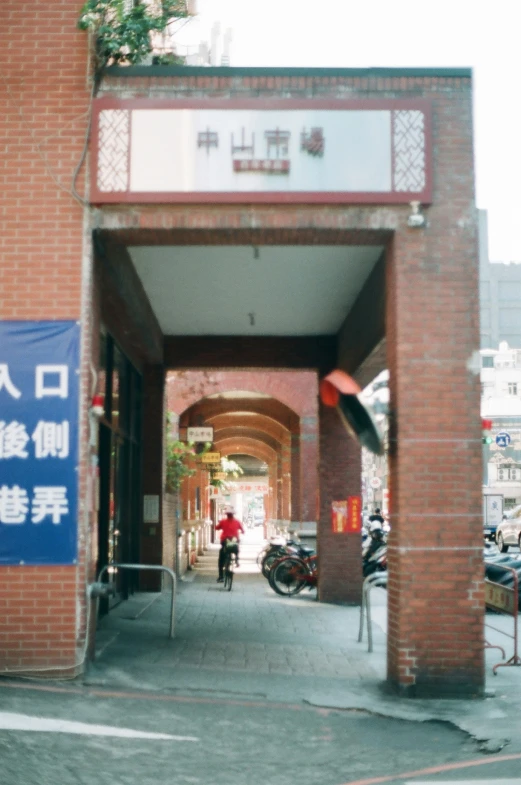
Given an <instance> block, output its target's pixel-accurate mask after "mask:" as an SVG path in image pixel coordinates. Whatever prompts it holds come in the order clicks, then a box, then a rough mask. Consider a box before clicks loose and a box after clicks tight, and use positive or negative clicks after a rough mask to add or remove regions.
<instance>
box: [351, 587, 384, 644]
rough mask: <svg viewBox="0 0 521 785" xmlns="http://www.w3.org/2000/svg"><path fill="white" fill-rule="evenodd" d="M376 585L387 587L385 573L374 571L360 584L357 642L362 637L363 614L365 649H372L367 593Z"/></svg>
mask: <svg viewBox="0 0 521 785" xmlns="http://www.w3.org/2000/svg"><path fill="white" fill-rule="evenodd" d="M377 586H382V587H385V588H387V573H386V572H374V573H373V574H372V575H369V576H368V577H367V578H366V579H365V580H364V583H363V586H362V604H361V606H360V627H359V630H358V642H359V643H361V642H362V640H363V638H364V615H365V618H366V619H367V651H369V652H371V651H372V650H373V628H372V624H371V600H370V597H369V593H370V591H371V589H374V588H376V587H377Z"/></svg>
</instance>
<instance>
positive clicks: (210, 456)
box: [201, 452, 221, 463]
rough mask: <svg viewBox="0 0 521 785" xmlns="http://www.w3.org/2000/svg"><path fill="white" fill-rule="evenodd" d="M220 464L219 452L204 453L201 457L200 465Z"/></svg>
mask: <svg viewBox="0 0 521 785" xmlns="http://www.w3.org/2000/svg"><path fill="white" fill-rule="evenodd" d="M220 462H221V453H220V452H204V453H203V454H202V455H201V463H220Z"/></svg>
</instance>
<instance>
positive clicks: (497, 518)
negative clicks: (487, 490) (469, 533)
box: [483, 494, 503, 526]
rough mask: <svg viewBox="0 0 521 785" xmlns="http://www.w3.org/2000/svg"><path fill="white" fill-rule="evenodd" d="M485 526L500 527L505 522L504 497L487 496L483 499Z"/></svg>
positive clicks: (496, 495)
mask: <svg viewBox="0 0 521 785" xmlns="http://www.w3.org/2000/svg"><path fill="white" fill-rule="evenodd" d="M483 502H484V513H485V524H486V525H487V526H499V524H500V523H501V521H502V520H503V497H502V496H501V495H500V494H487V495H486V496H484V497H483Z"/></svg>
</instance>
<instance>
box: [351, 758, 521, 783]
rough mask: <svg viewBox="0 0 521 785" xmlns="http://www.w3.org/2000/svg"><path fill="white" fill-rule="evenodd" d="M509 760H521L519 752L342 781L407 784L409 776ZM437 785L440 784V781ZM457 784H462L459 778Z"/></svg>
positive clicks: (409, 781) (439, 772)
mask: <svg viewBox="0 0 521 785" xmlns="http://www.w3.org/2000/svg"><path fill="white" fill-rule="evenodd" d="M511 760H521V754H520V753H515V754H513V755H495V756H494V757H490V758H478V759H477V760H476V759H474V760H466V761H460V762H459V763H443V764H442V765H441V766H430V767H429V768H427V769H417V770H416V771H404V772H402V773H401V774H387V775H385V776H383V777H369V778H367V779H363V780H350V781H349V782H345V783H343V785H380V783H381V782H396V781H398V780H405V781H406V782H405V783H404V785H407V781H408V785H410V783H411V779H410V778H411V777H425V776H427V775H429V774H441V772H444V771H456V770H458V769H470V768H473V767H475V766H489V765H490V764H498V763H505V762H506V761H511ZM486 782H487V780H485V783H486ZM492 782H493V781H492ZM489 783H490V780H489ZM439 785H441V783H440V784H439ZM445 785H446V783H445ZM458 785H462V783H461V780H460V782H459V783H458ZM467 785H468V782H467ZM482 785H483V780H482Z"/></svg>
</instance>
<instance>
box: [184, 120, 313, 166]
mask: <svg viewBox="0 0 521 785" xmlns="http://www.w3.org/2000/svg"><path fill="white" fill-rule="evenodd" d="M290 139H291V132H290V131H284V130H281V129H280V128H278V127H277V128H274V129H270V130H267V131H265V132H264V140H265V142H266V157H265V158H256V157H255V134H254V133H253V132H246V129H245V128H244V127H243V128H242V129H241V133H240V139H239V140H238V141H236V139H235V136H234V134H233V133H232V135H231V154H232V166H233V171H234V172H264V173H270V174H289V172H290V167H291V161H290V158H289V154H290ZM197 147H198V148H201V147H202V148H204V149H206V153H207V154H209V152H210V148H212V147H214V148H218V147H219V134H218V132H217V131H211V130H210V129H209V128H207V129H206V131H200V132H199V133H198V134H197ZM324 148H325V140H324V129H323V128H311V130H309V131H308V130H307V129H306V128H304V129H303V130H302V132H301V136H300V150H301V151H302V152H305V153H308V154H309V155H311V156H314V157H320V158H321V157H322V156H323V155H324Z"/></svg>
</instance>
